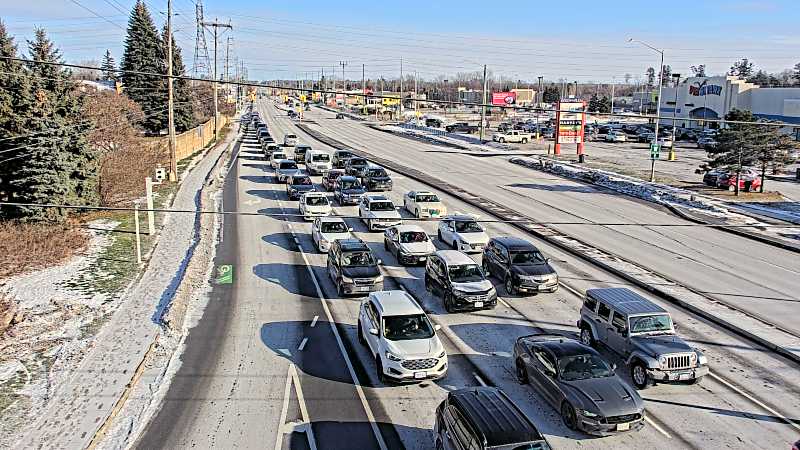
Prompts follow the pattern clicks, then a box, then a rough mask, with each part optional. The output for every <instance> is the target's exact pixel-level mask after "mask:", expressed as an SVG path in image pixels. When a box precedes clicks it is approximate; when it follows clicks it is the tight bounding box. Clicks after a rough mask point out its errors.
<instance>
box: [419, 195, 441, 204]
mask: <svg viewBox="0 0 800 450" xmlns="http://www.w3.org/2000/svg"><path fill="white" fill-rule="evenodd" d="M438 201H439V197H437V196H436V195H434V194H420V195H417V202H419V203H435V202H438Z"/></svg>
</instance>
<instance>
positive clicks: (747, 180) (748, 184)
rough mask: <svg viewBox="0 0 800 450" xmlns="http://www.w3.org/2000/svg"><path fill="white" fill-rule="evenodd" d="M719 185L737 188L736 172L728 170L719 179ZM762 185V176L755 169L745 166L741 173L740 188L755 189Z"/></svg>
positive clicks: (730, 189) (745, 189)
mask: <svg viewBox="0 0 800 450" xmlns="http://www.w3.org/2000/svg"><path fill="white" fill-rule="evenodd" d="M717 187H719V188H722V189H727V190H729V191H735V190H736V172H733V171H728V172H726V173H725V174H723V175H721V176H720V177H719V178H718V179H717ZM760 187H761V176H760V175H759V174H758V172H756V171H755V170H753V169H748V168H743V169H742V171H741V172H740V173H739V190H740V191H747V192H749V191H754V190H757V189H758V188H760Z"/></svg>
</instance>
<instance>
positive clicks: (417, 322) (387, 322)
mask: <svg viewBox="0 0 800 450" xmlns="http://www.w3.org/2000/svg"><path fill="white" fill-rule="evenodd" d="M383 335H384V336H385V337H386V339H389V340H390V341H408V340H411V339H430V338H432V337H433V327H432V326H431V323H430V322H428V318H427V317H425V315H424V314H413V315H408V316H387V317H384V319H383Z"/></svg>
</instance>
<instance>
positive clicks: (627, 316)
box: [578, 288, 708, 389]
mask: <svg viewBox="0 0 800 450" xmlns="http://www.w3.org/2000/svg"><path fill="white" fill-rule="evenodd" d="M578 328H579V329H580V337H581V342H583V343H584V344H585V345H589V346H593V347H594V346H596V345H597V344H603V345H605V346H606V347H608V348H610V349H611V350H613V351H615V352H616V353H619V354H620V355H621V356H622V357H623V359H624V360H625V362H626V364H627V365H628V367H630V372H631V379H632V381H633V384H634V385H635V386H636V388H637V389H646V388H647V387H648V386H649V385H650V384H654V383H656V382H676V381H677V382H687V383H690V384H694V383H697V382H699V381H700V380H701V379H702V378H703V377H704V376H706V375H707V374H708V365H707V361H706V357H705V356H704V355H703V353H701V352H700V351H699V350H697V349H695V348H692V347H690V346H689V345H688V344H687V343H686V342H684V341H683V339H681V338H680V337H679V336H678V335H677V334H675V326H674V325H673V323H672V318H671V317H670V315H669V313H668V312H667V311H666V310H664V308H662V307H660V306H658V305H656V304H654V303H653V302H651V301H649V300H647V299H646V298H644V297H642V296H640V295H638V294H636V293H635V292H632V291H630V290H628V289H625V288H607V289H589V290H587V291H586V299H585V300H584V302H583V307H582V308H581V319H580V320H579V321H578Z"/></svg>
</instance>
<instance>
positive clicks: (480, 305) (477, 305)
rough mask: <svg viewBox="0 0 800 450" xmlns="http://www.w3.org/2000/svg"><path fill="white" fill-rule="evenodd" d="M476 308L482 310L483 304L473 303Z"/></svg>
mask: <svg viewBox="0 0 800 450" xmlns="http://www.w3.org/2000/svg"><path fill="white" fill-rule="evenodd" d="M475 307H476V308H483V302H475Z"/></svg>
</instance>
